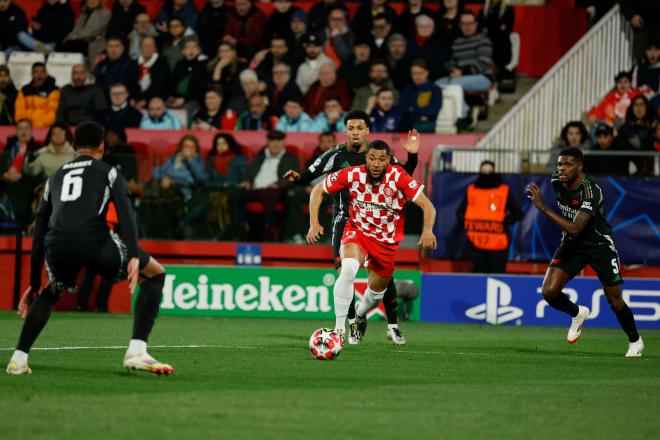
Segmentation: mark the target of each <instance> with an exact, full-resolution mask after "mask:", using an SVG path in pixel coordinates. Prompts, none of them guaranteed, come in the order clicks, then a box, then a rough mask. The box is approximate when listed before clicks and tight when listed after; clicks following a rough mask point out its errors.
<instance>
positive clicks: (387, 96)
mask: <svg viewBox="0 0 660 440" xmlns="http://www.w3.org/2000/svg"><path fill="white" fill-rule="evenodd" d="M369 118H370V120H371V123H370V124H369V131H371V132H373V133H402V132H405V131H408V130H409V129H410V122H409V118H408V114H407V113H406V111H405V110H404V109H403V108H402V107H400V106H398V105H395V101H394V90H392V89H391V88H388V87H383V88H381V89H380V90H378V92H377V93H376V102H375V105H374V108H373V110H371V112H370V113H369Z"/></svg>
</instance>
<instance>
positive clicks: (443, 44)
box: [408, 15, 487, 78]
mask: <svg viewBox="0 0 660 440" xmlns="http://www.w3.org/2000/svg"><path fill="white" fill-rule="evenodd" d="M475 23H476V20H475ZM474 30H475V32H476V30H477V28H476V26H475V27H474ZM486 39H487V38H486ZM450 53H451V50H450V46H449V40H447V39H444V38H438V37H436V35H435V22H434V21H433V19H432V18H431V17H429V16H428V15H418V16H417V18H416V19H415V34H414V35H412V36H411V38H410V39H409V40H408V54H409V56H410V57H411V58H413V59H421V60H424V61H426V63H427V65H428V66H429V71H430V74H431V78H438V77H441V76H445V75H446V74H447V69H446V65H447V63H448V62H449V60H450Z"/></svg>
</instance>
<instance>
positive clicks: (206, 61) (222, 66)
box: [0, 0, 660, 241]
mask: <svg viewBox="0 0 660 440" xmlns="http://www.w3.org/2000/svg"><path fill="white" fill-rule="evenodd" d="M19 3H20V2H18V3H17V2H15V1H11V0H0V50H2V51H4V53H5V55H6V56H7V59H11V54H12V53H13V52H17V51H35V52H39V53H43V54H45V55H46V56H49V55H50V54H52V53H53V52H73V53H80V54H83V55H84V61H83V62H82V63H78V64H76V65H74V66H73V67H72V68H71V80H70V83H69V84H67V85H65V86H63V87H62V88H59V87H57V85H56V83H55V79H54V78H53V77H52V76H50V75H49V73H48V70H47V64H46V63H43V62H37V63H34V64H32V65H31V80H30V81H29V83H27V84H26V85H24V86H22V87H20V88H18V89H17V87H15V86H14V84H13V82H12V72H11V71H10V70H9V68H8V67H7V66H6V65H0V125H15V126H16V134H15V135H14V136H12V137H10V138H9V139H7V140H6V142H4V151H3V156H2V157H3V161H2V162H3V163H2V164H1V165H2V166H1V168H0V177H1V180H2V183H1V185H2V191H1V192H0V207H2V212H4V214H2V216H4V218H12V217H16V218H17V219H18V220H19V223H20V224H22V225H24V226H25V227H27V225H29V224H30V219H31V212H32V210H33V208H34V206H33V205H34V201H35V200H36V199H37V197H38V194H39V192H38V190H39V188H42V187H43V183H44V181H45V179H46V178H47V177H48V176H49V175H50V174H51V173H52V172H53V171H54V170H55V169H56V168H57V167H58V166H60V165H61V164H63V163H65V162H67V161H69V160H70V159H71V158H72V156H73V150H72V146H71V135H70V130H69V127H70V126H75V125H78V124H80V123H81V122H84V121H87V120H96V121H98V122H100V123H101V124H103V125H104V126H105V127H107V134H106V149H107V152H106V160H107V161H108V162H110V163H112V164H114V165H116V166H117V168H118V169H119V170H120V171H121V172H122V173H124V175H125V176H126V178H127V180H128V181H129V184H130V191H131V194H132V195H133V197H134V202H135V206H136V209H137V211H138V218H139V219H140V225H141V229H142V231H141V232H142V233H143V234H144V236H146V237H150V238H182V237H185V238H203V239H243V238H250V239H265V240H281V239H287V240H292V241H302V236H303V235H304V229H305V226H304V224H299V222H296V221H293V222H289V221H287V222H283V221H282V219H283V218H285V217H286V218H289V219H291V218H300V217H301V216H300V215H296V214H298V213H300V212H301V210H302V209H304V202H305V199H306V192H305V191H306V189H305V188H299V187H295V186H291V185H290V183H289V182H287V181H284V180H283V179H282V178H281V176H282V174H283V173H282V172H281V171H285V170H286V169H299V168H300V167H301V165H304V160H303V159H302V158H301V157H300V155H298V157H297V156H296V151H295V149H292V148H290V146H289V145H287V143H286V135H287V133H291V132H317V133H319V134H320V135H319V147H318V149H317V151H316V152H315V157H317V156H318V155H319V154H322V153H323V152H324V151H327V149H329V148H330V147H331V146H332V145H333V144H334V143H336V142H337V139H336V137H335V135H334V134H333V133H334V132H342V131H344V130H345V127H344V124H343V116H344V115H345V114H346V112H347V111H348V110H350V109H360V110H364V111H365V112H367V114H368V115H369V116H370V119H371V131H372V132H402V131H406V130H409V129H412V128H415V129H417V130H418V131H420V132H434V131H435V128H436V120H437V118H438V114H439V113H440V111H441V109H442V106H443V91H442V90H443V87H444V86H447V85H457V86H460V90H462V92H463V93H464V98H465V99H464V105H463V108H462V110H461V115H460V118H459V119H458V120H457V122H456V124H457V126H458V128H459V129H460V130H466V129H470V128H471V127H473V126H474V124H475V122H476V119H477V115H478V113H479V110H480V109H483V107H484V106H486V105H487V104H488V103H491V104H492V103H493V102H494V101H495V100H497V97H498V91H497V90H498V83H500V82H501V81H503V80H505V79H507V78H511V76H513V75H514V72H511V71H509V70H508V69H507V65H508V64H509V62H510V60H511V58H512V47H511V40H510V35H511V32H512V28H513V24H514V9H513V8H512V7H511V6H510V4H509V1H508V0H488V1H486V3H485V5H484V7H483V8H481V9H480V12H479V13H478V14H475V13H474V12H472V10H471V9H467V8H465V7H464V5H463V2H462V0H442V1H441V2H440V5H439V6H440V8H439V10H437V11H436V10H435V8H434V9H429V8H428V5H426V4H424V3H423V2H422V1H421V0H409V1H408V2H404V3H406V4H405V6H404V7H403V8H402V12H401V13H400V14H399V13H397V11H396V10H395V9H394V8H392V7H391V5H390V4H389V3H391V2H386V1H385V0H371V1H363V2H350V1H343V0H319V1H316V2H314V4H313V5H311V7H309V8H306V9H307V12H304V11H303V9H302V8H299V7H298V6H299V3H297V2H296V3H295V4H294V2H292V1H289V0H274V1H273V12H272V13H271V14H270V15H266V14H265V13H264V12H263V11H262V9H260V8H259V7H258V6H257V4H256V3H255V2H253V1H251V0H236V1H234V2H232V3H231V5H229V4H225V2H224V1H223V0H209V1H207V2H200V1H195V2H193V1H191V0H166V1H165V2H164V3H162V9H160V10H159V11H156V13H155V14H153V13H152V14H151V15H150V14H149V13H148V11H147V8H145V5H144V4H141V3H139V2H137V1H135V0H116V1H115V2H112V3H109V2H103V1H101V0H84V1H82V2H81V3H82V9H81V11H80V15H79V16H77V17H76V15H77V14H75V13H74V9H73V8H72V5H71V4H70V2H69V1H66V0H64V1H62V0H44V2H43V5H42V6H41V7H40V8H39V10H38V12H37V13H36V15H35V16H34V17H31V20H30V24H28V19H27V15H26V13H25V12H24V11H23V10H22V9H21V6H20V4H19ZM351 3H353V5H352V6H353V9H354V10H355V13H354V14H349V8H348V6H351ZM356 3H359V5H356ZM110 4H111V6H110V7H108V5H110ZM633 13H634V11H633ZM152 17H153V18H152ZM634 17H635V16H633V17H632V18H631V20H636V19H635V18H634ZM645 44H647V46H648V49H647V50H646V52H645V53H646V56H647V59H646V60H645V61H642V62H640V64H639V65H638V66H635V68H634V69H633V72H632V75H628V74H623V77H622V78H619V77H617V87H616V89H615V90H614V91H613V92H612V94H611V96H610V95H608V97H606V101H607V102H606V103H604V104H602V105H599V106H597V107H596V108H595V109H594V110H593V111H592V112H590V113H589V122H590V123H592V124H596V125H594V128H593V130H592V133H591V134H590V133H589V132H588V131H587V129H586V127H578V128H575V127H573V128H572V129H571V128H567V129H566V130H565V132H566V133H565V136H562V141H563V142H565V143H566V144H570V145H572V144H573V143H574V142H575V139H574V138H575V136H574V135H573V133H574V132H575V130H577V131H579V132H580V133H579V139H578V140H579V143H580V144H585V145H586V143H587V140H588V138H589V137H590V136H595V139H596V140H599V139H601V138H604V137H605V131H607V130H605V128H604V127H601V125H598V124H600V123H607V124H610V125H612V124H613V125H614V129H616V130H618V134H617V135H616V138H615V140H614V141H613V142H612V143H611V145H615V146H616V148H634V149H648V148H658V144H659V142H658V136H659V134H658V131H659V130H660V129H658V128H657V122H655V121H656V119H657V117H656V116H657V106H658V97H657V92H658V74H657V72H658V70H659V69H660V68H659V67H658V66H659V60H658V58H659V56H658V54H659V52H660V49H659V48H658V44H657V43H656V42H655V40H650V42H648V43H645ZM625 81H627V83H628V84H627V85H621V86H620V85H619V83H620V82H621V83H623V82H625ZM628 103H633V105H631V106H630V111H628V112H627V113H628V114H627V113H626V111H627V107H628ZM624 107H625V108H624ZM37 127H49V132H48V135H47V137H46V139H45V142H44V144H43V145H40V144H39V143H37V142H36V141H35V140H34V138H33V137H32V134H31V133H32V129H33V128H37ZM138 127H139V128H144V129H151V130H159V129H163V130H178V129H186V128H191V129H194V130H222V131H231V130H256V131H264V132H267V133H268V136H267V138H268V141H267V145H266V146H264V148H263V150H261V152H259V153H258V154H257V155H256V156H254V157H252V154H250V153H249V152H247V151H246V150H245V149H243V148H241V146H240V145H238V143H237V142H236V140H235V139H234V137H233V136H232V135H231V134H228V133H226V132H225V133H221V132H219V133H218V135H217V136H215V138H214V141H213V145H211V146H210V147H211V148H210V153H209V154H208V155H203V154H202V150H207V148H204V149H202V148H201V146H200V143H199V141H198V139H197V138H196V137H195V136H194V135H185V136H183V137H181V139H180V140H178V147H177V150H176V153H175V154H174V155H173V156H172V157H170V158H167V159H166V160H164V161H163V163H162V164H161V163H159V164H157V165H158V166H155V167H153V169H152V170H150V174H149V175H147V176H144V175H140V173H139V172H138V170H139V169H140V165H139V164H138V161H137V159H136V157H137V156H136V154H135V149H134V148H133V147H132V146H130V145H128V144H127V139H126V134H125V129H127V128H138ZM583 128H584V129H583ZM585 133H586V135H585ZM608 136H611V137H612V138H614V132H612V133H610V134H609V135H608ZM0 142H2V141H0ZM205 147H208V146H205ZM594 148H609V147H607V146H606V143H605V142H604V141H603V143H601V142H600V141H598V142H597V143H596V146H595V147H594ZM312 160H314V158H312ZM636 165H637V169H638V171H639V172H640V173H644V172H645V169H646V168H645V167H646V166H647V165H645V163H644V161H643V160H637V163H636ZM307 190H308V189H307ZM258 215H261V217H263V220H264V221H263V222H262V223H263V224H264V226H263V228H262V227H261V226H257V227H256V228H255V226H254V222H253V221H252V219H253V217H255V216H258ZM256 224H258V225H260V224H261V223H259V222H257V223H256Z"/></svg>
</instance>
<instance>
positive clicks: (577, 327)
mask: <svg viewBox="0 0 660 440" xmlns="http://www.w3.org/2000/svg"><path fill="white" fill-rule="evenodd" d="M578 307H579V311H578V314H577V316H576V317H575V318H573V322H571V326H570V327H569V329H568V334H567V335H566V340H567V341H568V343H569V344H575V343H576V342H577V341H578V339H580V335H581V334H582V326H583V325H584V321H586V320H587V318H588V317H589V309H588V308H586V307H585V306H578Z"/></svg>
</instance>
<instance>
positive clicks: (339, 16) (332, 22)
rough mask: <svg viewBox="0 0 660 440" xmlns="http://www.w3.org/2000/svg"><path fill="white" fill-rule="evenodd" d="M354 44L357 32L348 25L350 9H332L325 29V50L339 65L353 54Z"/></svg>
mask: <svg viewBox="0 0 660 440" xmlns="http://www.w3.org/2000/svg"><path fill="white" fill-rule="evenodd" d="M354 44H355V34H354V33H353V31H352V30H351V28H350V27H349V26H348V11H347V10H346V9H344V8H334V9H332V10H331V11H330V14H329V15H328V26H327V28H326V29H325V48H324V52H325V53H326V55H328V57H329V58H330V59H331V60H332V61H333V62H334V63H335V64H336V65H337V66H341V64H342V63H343V62H344V61H346V60H347V59H348V58H349V57H350V56H351V52H352V50H353V45H354Z"/></svg>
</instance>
